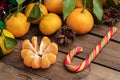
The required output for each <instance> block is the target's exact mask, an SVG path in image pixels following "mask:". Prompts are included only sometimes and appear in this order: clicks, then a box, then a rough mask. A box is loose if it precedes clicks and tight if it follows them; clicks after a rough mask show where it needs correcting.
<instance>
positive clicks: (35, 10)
mask: <svg viewBox="0 0 120 80" xmlns="http://www.w3.org/2000/svg"><path fill="white" fill-rule="evenodd" d="M40 17H41V11H40V8H39V4H35V5H34V7H33V8H32V10H31V12H30V15H29V17H28V18H27V21H33V20H35V19H38V18H40Z"/></svg>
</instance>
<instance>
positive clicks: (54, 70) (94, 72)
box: [1, 50, 120, 80]
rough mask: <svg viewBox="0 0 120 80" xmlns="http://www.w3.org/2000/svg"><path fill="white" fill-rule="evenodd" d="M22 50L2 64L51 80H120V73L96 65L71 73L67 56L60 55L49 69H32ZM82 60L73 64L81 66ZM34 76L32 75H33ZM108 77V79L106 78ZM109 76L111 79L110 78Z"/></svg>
mask: <svg viewBox="0 0 120 80" xmlns="http://www.w3.org/2000/svg"><path fill="white" fill-rule="evenodd" d="M19 52H20V50H14V51H13V53H11V54H10V55H7V56H5V57H4V58H3V59H1V61H2V62H4V63H6V64H9V65H11V66H14V67H17V68H19V69H21V70H23V71H26V72H30V73H32V74H36V75H39V76H41V77H45V78H49V79H51V80H66V79H68V80H96V79H97V80H119V79H120V76H118V75H120V72H117V71H114V70H111V69H108V68H106V67H102V66H99V65H96V64H91V65H90V66H89V67H88V68H87V69H85V70H83V71H82V72H79V73H71V72H69V71H67V70H66V69H65V66H64V59H65V56H66V54H63V53H58V55H57V62H56V63H55V64H54V65H52V66H51V67H50V68H49V69H37V70H34V69H31V68H28V67H26V66H25V65H24V64H23V60H22V59H21V56H20V54H19ZM81 61H82V60H81V59H79V58H74V60H73V64H79V62H81ZM31 76H32V75H31ZM106 76H107V77H106ZM108 76H109V77H108Z"/></svg>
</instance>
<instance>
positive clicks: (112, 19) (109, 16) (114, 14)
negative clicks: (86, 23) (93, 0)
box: [103, 7, 120, 26]
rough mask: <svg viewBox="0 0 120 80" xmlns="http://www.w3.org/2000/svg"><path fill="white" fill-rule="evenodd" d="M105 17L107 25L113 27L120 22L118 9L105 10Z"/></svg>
mask: <svg viewBox="0 0 120 80" xmlns="http://www.w3.org/2000/svg"><path fill="white" fill-rule="evenodd" d="M103 17H104V19H105V22H104V23H105V24H106V25H109V26H113V25H115V24H116V23H117V22H118V21H119V20H120V12H119V11H118V10H117V9H115V8H113V7H110V8H109V9H105V10H104V15H103Z"/></svg>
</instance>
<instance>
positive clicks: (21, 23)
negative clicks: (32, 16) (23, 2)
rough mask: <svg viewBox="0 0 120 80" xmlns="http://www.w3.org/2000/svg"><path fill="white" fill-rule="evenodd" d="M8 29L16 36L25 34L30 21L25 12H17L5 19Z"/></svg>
mask: <svg viewBox="0 0 120 80" xmlns="http://www.w3.org/2000/svg"><path fill="white" fill-rule="evenodd" d="M5 25H6V29H7V30H8V31H10V32H11V33H12V34H13V35H14V36H15V37H22V36H24V35H25V34H26V33H27V32H28V30H29V28H30V22H27V17H26V16H25V15H24V14H23V13H20V12H19V13H17V14H13V15H12V16H10V17H9V18H8V19H6V20H5Z"/></svg>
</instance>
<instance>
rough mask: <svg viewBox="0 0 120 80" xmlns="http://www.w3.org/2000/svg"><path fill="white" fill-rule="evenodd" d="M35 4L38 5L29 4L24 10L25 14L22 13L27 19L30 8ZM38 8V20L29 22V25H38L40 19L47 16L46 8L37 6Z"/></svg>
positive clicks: (41, 5)
mask: <svg viewBox="0 0 120 80" xmlns="http://www.w3.org/2000/svg"><path fill="white" fill-rule="evenodd" d="M35 4H38V3H30V4H29V5H28V6H27V7H26V8H25V12H24V13H25V15H26V16H27V17H29V15H30V12H31V10H32V8H33V7H34V5H35ZM39 8H40V10H41V17H40V18H38V19H35V20H33V21H31V23H33V24H39V22H40V20H41V18H42V17H43V16H44V15H46V14H48V10H47V8H46V7H45V6H44V5H43V4H39Z"/></svg>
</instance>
